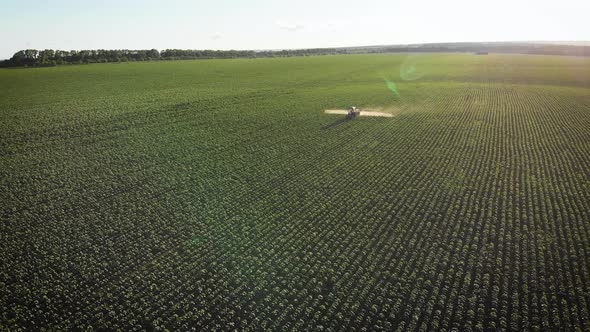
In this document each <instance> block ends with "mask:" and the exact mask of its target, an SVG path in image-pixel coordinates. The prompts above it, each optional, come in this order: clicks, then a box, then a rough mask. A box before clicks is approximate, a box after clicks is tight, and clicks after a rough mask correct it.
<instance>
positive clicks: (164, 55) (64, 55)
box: [0, 48, 347, 67]
mask: <svg viewBox="0 0 590 332" xmlns="http://www.w3.org/2000/svg"><path fill="white" fill-rule="evenodd" d="M345 53H347V52H346V50H345V49H335V48H332V49H330V48H316V49H299V50H279V51H270V50H269V51H239V50H230V51H215V50H181V49H167V50H163V51H161V52H160V51H158V50H156V49H151V50H81V51H76V50H72V51H62V50H51V49H47V50H35V49H27V50H21V51H18V52H16V53H15V54H14V55H13V56H12V58H10V59H8V60H5V61H2V62H0V67H46V66H56V65H63V64H87V63H105V62H128V61H152V60H188V59H233V58H261V57H290V56H306V55H327V54H345Z"/></svg>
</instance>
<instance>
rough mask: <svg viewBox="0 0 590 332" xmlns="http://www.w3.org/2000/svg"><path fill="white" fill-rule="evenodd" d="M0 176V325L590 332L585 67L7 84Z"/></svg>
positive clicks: (479, 64)
mask: <svg viewBox="0 0 590 332" xmlns="http://www.w3.org/2000/svg"><path fill="white" fill-rule="evenodd" d="M349 105H356V106H359V107H361V108H363V107H364V108H378V109H381V110H383V111H384V112H390V113H392V114H394V115H395V116H394V117H392V118H378V117H359V118H356V119H353V120H349V121H344V120H343V119H342V116H339V115H329V114H324V112H323V111H324V110H325V109H330V108H345V107H347V106H349ZM0 166H1V167H0V181H1V184H2V185H1V187H0V330H11V331H13V330H19V329H30V330H41V329H42V328H45V329H47V330H51V331H55V330H65V329H87V330H91V329H98V328H105V329H113V330H117V329H120V330H122V331H130V330H142V329H145V330H150V329H156V330H165V329H168V330H170V331H173V330H187V329H191V328H194V329H196V330H202V331H207V330H215V329H217V330H233V329H236V330H240V331H241V330H276V331H283V330H327V331H341V330H357V331H360V330H386V331H395V330H398V331H405V330H410V331H412V330H419V331H437V330H449V329H457V330H474V331H483V330H488V331H489V330H494V329H499V330H514V331H517V330H531V331H535V330H552V331H556V330H568V331H576V330H589V329H590V58H582V57H551V56H527V55H493V54H491V55H487V56H477V55H470V54H432V55H355V56H325V57H299V58H276V59H236V60H204V61H171V62H143V63H123V64H97V65H81V66H60V67H54V68H37V69H4V70H0Z"/></svg>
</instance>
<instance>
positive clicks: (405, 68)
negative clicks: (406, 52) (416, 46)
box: [399, 56, 424, 81]
mask: <svg viewBox="0 0 590 332" xmlns="http://www.w3.org/2000/svg"><path fill="white" fill-rule="evenodd" d="M418 59H419V56H409V57H407V58H406V59H405V60H404V62H403V63H402V65H401V66H400V69H399V76H400V77H401V79H402V80H404V81H415V80H418V79H420V78H422V76H424V73H423V72H421V71H420V70H419V69H418Z"/></svg>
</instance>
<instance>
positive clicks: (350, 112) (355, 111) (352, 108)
mask: <svg viewBox="0 0 590 332" xmlns="http://www.w3.org/2000/svg"><path fill="white" fill-rule="evenodd" d="M360 112H361V110H360V109H358V108H357V107H356V106H350V107H349V108H348V114H347V115H346V117H347V118H348V119H352V118H354V117H355V116H357V115H359V114H360Z"/></svg>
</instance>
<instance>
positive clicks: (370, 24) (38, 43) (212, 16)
mask: <svg viewBox="0 0 590 332" xmlns="http://www.w3.org/2000/svg"><path fill="white" fill-rule="evenodd" d="M588 13H590V0H560V1H554V0H553V1H547V0H537V1H533V0H497V1H478V0H405V1H397V0H362V1H361V0H353V1H348V0H341V1H327V0H294V1H282V0H275V1H270V0H248V1H236V0H214V1H200V0H196V1H188V0H169V1H164V0H161V1H155V0H144V1H139V0H129V1H125V0H119V1H114V0H103V1H101V0H95V1H84V0H78V1H71V0H55V1H49V0H45V1H43V0H31V1H16V0H0V59H2V58H9V57H10V56H12V54H13V53H14V52H16V51H17V50H20V49H25V48H37V49H43V48H53V49H65V50H71V49H97V48H104V49H115V48H127V49H149V48H156V49H165V48H191V49H279V48H308V47H334V46H360V45H375V44H403V43H425V42H458V41H518V40H568V41H588V40H590V24H588V17H587V16H588Z"/></svg>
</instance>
